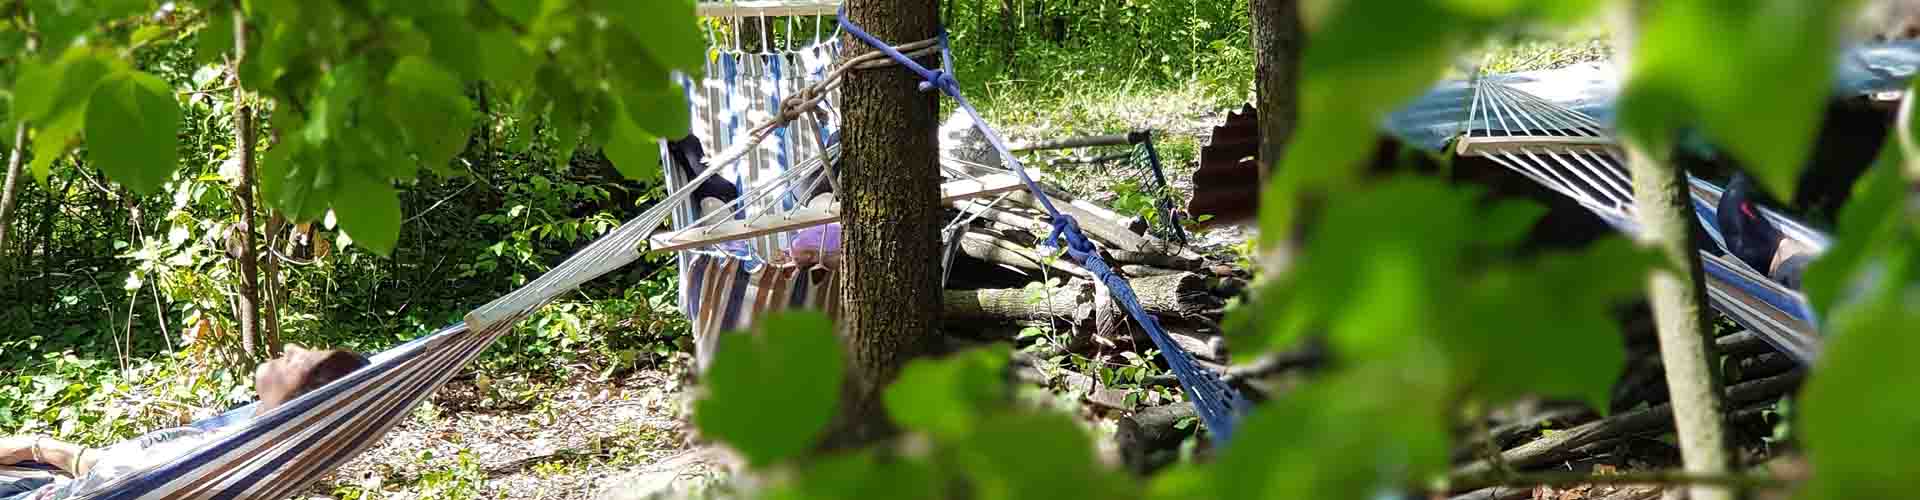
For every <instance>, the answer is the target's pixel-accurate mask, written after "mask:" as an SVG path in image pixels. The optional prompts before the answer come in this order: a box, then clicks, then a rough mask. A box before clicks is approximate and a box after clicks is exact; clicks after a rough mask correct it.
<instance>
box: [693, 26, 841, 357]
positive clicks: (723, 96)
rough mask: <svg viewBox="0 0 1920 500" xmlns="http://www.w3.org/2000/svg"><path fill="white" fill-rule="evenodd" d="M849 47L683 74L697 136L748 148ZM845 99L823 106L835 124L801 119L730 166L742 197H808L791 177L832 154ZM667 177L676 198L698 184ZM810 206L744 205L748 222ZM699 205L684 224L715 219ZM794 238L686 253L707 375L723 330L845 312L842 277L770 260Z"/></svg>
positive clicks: (826, 46)
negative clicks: (794, 314)
mask: <svg viewBox="0 0 1920 500" xmlns="http://www.w3.org/2000/svg"><path fill="white" fill-rule="evenodd" d="M840 47H841V44H840V41H839V39H838V38H837V37H836V38H830V39H827V40H824V41H821V42H819V43H815V44H813V45H809V46H806V47H802V48H800V49H799V50H795V51H791V52H778V53H765V52H761V53H755V52H747V51H740V50H732V49H715V50H712V51H710V52H709V55H710V56H711V57H709V58H708V59H707V65H706V67H705V71H704V75H703V76H701V77H699V78H694V77H692V76H688V75H676V76H675V78H676V79H678V80H679V82H680V85H681V87H682V88H683V89H684V91H685V97H686V99H687V106H688V108H689V109H690V110H691V115H692V117H693V123H692V127H691V128H692V131H693V137H694V138H695V139H698V140H699V141H700V144H701V145H702V147H703V148H707V149H708V150H721V149H726V148H728V147H731V146H733V145H735V144H740V143H744V142H746V141H748V140H749V137H748V135H749V133H750V132H751V130H752V128H753V126H754V125H755V124H758V123H761V122H763V121H765V120H768V119H770V118H772V117H773V116H774V115H775V114H777V113H779V110H780V102H781V100H782V99H785V98H787V97H788V96H792V95H795V94H798V93H799V92H800V90H801V88H803V87H805V86H806V85H808V84H809V83H811V82H815V81H819V80H822V79H825V78H826V77H827V74H828V72H829V71H832V69H833V65H834V64H835V62H836V61H838V60H839V57H840V50H841V49H840ZM838 101H839V98H838V95H837V92H836V93H830V94H828V97H827V99H826V100H825V101H823V102H822V103H821V108H822V109H825V110H827V113H825V115H826V116H828V119H826V120H819V119H816V116H815V115H813V114H807V115H805V116H802V117H801V118H800V119H799V121H797V122H795V123H793V124H790V125H788V126H786V127H782V128H780V129H779V130H777V131H775V132H774V134H773V135H772V136H769V137H768V138H767V139H766V140H764V141H761V142H760V144H759V145H758V146H756V147H755V148H753V149H752V150H751V151H750V152H749V153H747V155H746V156H745V157H743V158H741V159H740V160H739V161H737V162H734V163H733V164H731V165H728V166H725V167H722V168H723V169H724V170H722V172H721V174H720V176H721V177H722V178H724V179H726V180H727V181H729V182H732V183H733V184H734V185H735V186H738V187H739V188H740V191H741V192H742V193H748V192H753V191H757V190H766V189H785V190H794V191H798V190H802V188H804V186H797V185H793V186H790V185H786V184H785V183H791V182H793V181H792V179H791V177H788V178H785V179H783V178H782V177H781V174H783V173H786V172H788V171H789V170H792V169H794V168H796V167H797V166H798V165H799V164H800V163H801V162H803V161H806V160H808V159H813V158H819V157H821V156H823V155H824V153H825V152H824V151H821V150H820V147H821V146H822V145H824V144H828V141H827V140H825V139H822V140H817V141H816V140H814V138H829V137H833V136H834V134H836V133H838V132H839V128H840V126H839V123H838V119H837V117H838V115H837V114H835V113H834V112H833V110H834V109H836V108H837V105H838ZM809 135H811V136H813V137H808V136H809ZM660 155H661V164H662V165H672V164H673V163H672V161H673V158H672V157H671V155H670V154H669V153H668V148H667V146H666V143H665V142H664V141H662V143H661V145H660ZM664 170H666V173H667V175H666V179H667V189H668V190H669V191H672V190H675V189H680V188H681V187H683V186H685V185H686V184H687V182H688V181H689V179H688V176H687V175H686V174H685V172H682V171H681V170H680V169H675V168H667V169H664ZM805 201H806V200H803V199H800V197H799V196H795V195H793V194H792V193H785V194H782V195H780V196H770V197H765V198H763V199H760V200H757V201H755V202H753V203H751V204H749V205H747V206H744V207H741V210H740V212H741V213H740V214H739V215H740V216H741V217H751V216H754V215H756V214H762V213H777V212H781V211H786V210H791V209H793V208H794V207H795V206H796V205H798V204H800V203H803V202H805ZM699 202H700V200H685V201H681V202H678V203H675V206H674V208H673V224H674V227H683V228H684V227H689V226H691V225H693V224H694V223H695V221H699V220H700V219H701V217H704V216H707V215H708V214H706V213H702V211H701V209H700V204H699ZM792 239H793V236H792V235H791V234H790V233H778V234H772V235H767V236H761V237H755V238H751V239H748V240H745V241H742V242H734V243H729V244H723V245H719V246H716V247H711V248H706V249H700V250H692V251H684V252H680V253H679V255H678V256H677V265H678V266H679V268H680V307H681V311H682V312H683V313H685V314H686V316H687V318H688V322H689V323H690V324H692V330H693V337H694V340H695V347H696V348H695V352H696V357H695V359H696V367H697V369H698V370H699V371H700V372H705V371H706V367H707V365H708V364H709V363H710V362H711V357H712V355H713V354H712V353H713V350H714V348H715V347H716V346H717V344H718V342H719V335H720V333H721V332H726V331H734V330H742V329H746V328H748V327H750V326H751V325H752V324H753V321H754V319H756V318H760V317H764V316H765V315H766V314H767V313H770V312H773V311H778V310H783V309H789V308H801V309H810V310H824V311H826V312H827V313H828V314H829V315H834V314H835V313H837V312H838V309H839V308H838V307H837V306H836V305H835V302H837V301H838V300H839V294H838V293H837V290H838V289H837V288H835V286H836V285H837V283H838V281H837V279H838V275H839V273H838V272H837V271H830V270H820V269H801V268H799V267H797V266H791V265H775V264H771V263H770V262H771V261H773V260H775V259H777V258H778V257H779V256H780V254H781V253H782V251H783V249H785V248H787V247H788V246H789V245H790V244H791V243H792Z"/></svg>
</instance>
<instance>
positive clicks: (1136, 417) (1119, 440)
mask: <svg viewBox="0 0 1920 500" xmlns="http://www.w3.org/2000/svg"><path fill="white" fill-rule="evenodd" d="M1182 421H1186V425H1184V426H1182V425H1181V422H1182ZM1199 427H1200V422H1199V420H1198V418H1197V416H1196V415H1195V414H1194V411H1193V405H1190V404H1186V403H1174V404H1169V405H1161V406H1154V407H1149V408H1143V409H1141V410H1139V411H1136V412H1133V414H1132V415H1128V416H1127V417H1126V418H1122V419H1120V421H1118V422H1115V425H1114V431H1113V441H1114V445H1115V447H1117V448H1119V449H1120V461H1121V463H1123V464H1125V465H1126V467H1127V469H1128V470H1131V471H1133V472H1135V473H1138V474H1149V473H1152V472H1153V471H1155V470H1158V469H1160V468H1161V467H1165V466H1167V465H1168V464H1172V463H1173V462H1174V461H1175V460H1178V459H1179V458H1180V442H1181V441H1182V440H1185V439H1187V437H1188V436H1192V435H1193V433H1194V431H1195V430H1196V429H1198V428H1199Z"/></svg>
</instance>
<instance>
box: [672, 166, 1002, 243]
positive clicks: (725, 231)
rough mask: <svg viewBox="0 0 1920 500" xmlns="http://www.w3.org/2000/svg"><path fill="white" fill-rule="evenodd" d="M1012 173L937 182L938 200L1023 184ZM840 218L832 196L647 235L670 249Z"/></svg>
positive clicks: (820, 223)
mask: <svg viewBox="0 0 1920 500" xmlns="http://www.w3.org/2000/svg"><path fill="white" fill-rule="evenodd" d="M1023 187H1024V185H1023V184H1021V182H1020V179H1019V178H1017V177H1014V176H1013V175H1012V174H991V175H983V176H980V177H979V178H978V179H965V180H957V181H952V182H948V183H946V184H941V185H940V201H941V202H942V203H952V202H954V201H957V200H962V199H967V198H977V197H981V196H992V195H997V194H1000V193H1005V192H1008V191H1013V190H1016V189H1021V188H1023ZM838 220H840V206H839V204H837V203H834V202H833V200H831V199H827V200H824V202H823V203H819V204H817V205H816V204H808V205H807V206H805V207H801V208H799V209H796V210H794V211H792V212H788V213H785V214H764V215H761V216H758V217H751V216H750V217H748V218H746V219H744V220H726V221H721V222H719V223H715V224H712V225H707V226H699V227H690V228H683V229H677V230H672V231H665V232H662V233H660V234H656V235H653V236H652V237H650V238H647V241H648V243H650V244H651V246H652V247H653V251H656V252H672V251H678V250H685V249H689V248H694V247H703V246H708V245H713V244H716V243H723V242H728V241H733V240H743V239H747V238H752V237H755V236H763V235H768V234H774V233H784V232H788V231H796V230H800V229H806V228H809V227H813V226H818V225H822V224H828V223H832V222H835V221H838Z"/></svg>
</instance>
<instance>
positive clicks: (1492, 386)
mask: <svg viewBox="0 0 1920 500" xmlns="http://www.w3.org/2000/svg"><path fill="white" fill-rule="evenodd" d="M1658 262H1659V258H1658V256H1657V255H1656V254H1654V253H1652V252H1649V251H1645V250H1642V249H1639V248H1636V247H1634V246H1633V244H1632V243H1631V242H1629V241H1627V240H1625V239H1620V238H1608V239H1604V240H1601V241H1600V242H1598V243H1595V244H1594V245H1593V246H1592V247H1590V248H1588V249H1586V250H1585V251H1583V252H1579V253H1555V254H1547V255H1544V256H1541V257H1539V258H1538V259H1535V260H1534V261H1533V262H1529V263H1527V265H1524V266H1516V267H1502V268H1496V269H1493V270H1490V271H1487V272H1484V273H1482V275H1481V276H1480V279H1479V280H1477V281H1474V282H1472V283H1470V284H1469V285H1468V286H1467V287H1466V290H1465V292H1466V293H1464V294H1463V295H1464V298H1465V302H1466V304H1465V305H1464V307H1461V308H1460V309H1462V310H1463V311H1465V312H1466V314H1465V318H1466V319H1467V321H1465V322H1464V325H1463V326H1465V328H1456V329H1449V331H1452V332H1454V334H1453V335H1450V336H1449V339H1448V341H1449V342H1450V343H1451V344H1452V345H1453V347H1451V348H1450V350H1451V351H1452V352H1454V353H1455V357H1456V359H1458V360H1459V361H1457V362H1456V363H1455V366H1457V367H1458V369H1459V370H1461V371H1462V373H1461V375H1462V376H1464V377H1465V378H1466V380H1471V381H1476V382H1477V385H1476V387H1474V388H1473V389H1474V392H1473V393H1474V394H1475V395H1476V396H1480V397H1482V398H1485V399H1487V400H1489V401H1490V402H1491V404H1496V405H1498V404H1502V403H1504V402H1506V401H1510V400H1512V399H1515V398H1519V397H1522V396H1546V397H1554V398H1574V399H1578V400H1580V401H1583V402H1586V403H1587V404H1589V405H1590V406H1591V407H1593V408H1596V409H1600V410H1602V411H1604V410H1605V409H1606V408H1607V407H1608V405H1607V402H1608V398H1609V396H1610V394H1611V391H1612V388H1613V383H1614V381H1615V380H1617V379H1618V378H1619V375H1620V371H1621V369H1622V367H1623V366H1624V365H1625V363H1626V350H1625V348H1624V347H1623V346H1622V345H1621V343H1620V332H1619V327H1618V325H1617V323H1616V321H1615V320H1614V317H1615V314H1614V311H1616V310H1617V309H1618V308H1619V307H1620V306H1622V305H1624V304H1627V303H1629V302H1631V301H1633V300H1635V299H1638V298H1640V297H1643V296H1644V286H1645V276H1646V273H1647V271H1648V269H1650V268H1651V267H1652V266H1654V265H1655V264H1656V263H1658ZM1570 283H1577V284H1578V286H1568V284H1570ZM1552 352H1577V353H1580V355H1579V356H1552V355H1547V354H1545V353H1552Z"/></svg>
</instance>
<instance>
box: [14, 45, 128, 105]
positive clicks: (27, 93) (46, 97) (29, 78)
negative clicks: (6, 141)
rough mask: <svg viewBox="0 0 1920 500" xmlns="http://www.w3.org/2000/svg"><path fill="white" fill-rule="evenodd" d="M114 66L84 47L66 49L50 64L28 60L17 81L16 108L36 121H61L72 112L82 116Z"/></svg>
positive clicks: (15, 90) (15, 89)
mask: <svg viewBox="0 0 1920 500" xmlns="http://www.w3.org/2000/svg"><path fill="white" fill-rule="evenodd" d="M113 66H114V65H113V64H112V63H111V62H109V61H108V60H106V59H104V58H102V57H101V56H99V55H98V54H95V53H93V52H92V51H88V50H84V49H75V50H70V51H67V53H65V54H62V55H61V56H60V58H59V59H58V60H56V61H54V62H53V63H51V64H40V63H36V62H33V61H28V62H27V63H26V64H25V65H24V66H23V67H22V68H21V71H20V78H19V80H18V81H17V82H16V83H15V88H14V92H15V94H14V108H15V110H17V112H18V113H19V116H20V119H23V120H27V121H31V122H35V123H43V122H53V121H59V120H61V119H64V117H65V116H66V115H69V114H71V115H74V116H80V115H82V112H83V111H84V110H85V108H86V104H87V99H88V98H89V97H91V96H93V87H94V86H95V85H98V84H99V83H100V80H101V79H102V78H105V77H106V76H107V74H108V73H109V72H111V71H112V69H113Z"/></svg>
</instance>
